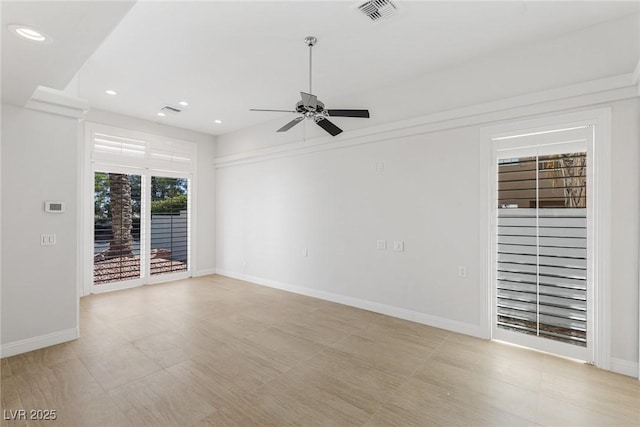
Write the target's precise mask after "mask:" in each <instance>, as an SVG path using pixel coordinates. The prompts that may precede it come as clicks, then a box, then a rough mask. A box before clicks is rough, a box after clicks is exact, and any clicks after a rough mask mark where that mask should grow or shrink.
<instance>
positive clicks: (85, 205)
mask: <svg viewBox="0 0 640 427" xmlns="http://www.w3.org/2000/svg"><path fill="white" fill-rule="evenodd" d="M83 124H84V129H79V131H78V165H79V167H78V171H77V174H78V176H79V185H78V200H79V203H78V218H79V220H78V230H79V231H78V239H77V243H78V250H77V253H76V256H77V258H78V269H77V273H76V274H77V277H78V278H79V280H78V296H79V297H82V296H86V295H90V294H92V293H99V292H105V291H110V290H117V289H125V288H130V287H133V286H129V285H125V286H121V287H117V286H113V287H112V289H110V288H111V287H108V284H106V285H104V286H105V287H104V288H102V290H98V291H96V290H95V289H94V286H93V232H94V230H93V209H94V208H93V204H94V186H95V181H94V180H95V175H94V174H95V169H96V165H98V166H99V167H100V166H102V167H107V168H108V169H114V172H117V171H122V172H123V173H140V174H141V175H143V177H145V176H147V177H150V176H151V175H152V174H155V175H158V176H175V177H180V178H188V179H189V180H190V197H189V208H190V209H191V218H190V220H191V227H190V244H189V251H190V254H189V259H190V261H189V271H188V272H186V273H171V274H166V275H162V278H160V277H159V276H156V277H155V278H154V279H151V280H149V277H147V278H146V280H145V279H136V282H139V283H137V284H136V286H142V285H151V284H155V283H162V282H167V281H171V280H178V279H183V278H187V277H192V276H193V275H194V272H195V271H196V269H197V264H196V262H197V239H198V236H197V230H198V225H197V219H198V218H197V210H198V200H197V185H198V179H197V176H198V167H197V162H194V164H193V166H192V167H190V168H189V169H185V170H180V169H178V170H172V169H171V167H167V168H166V170H165V168H164V166H157V165H150V164H149V163H148V161H147V159H146V157H145V158H144V159H141V160H140V161H132V160H130V159H125V160H124V161H118V160H117V159H114V160H113V161H111V160H96V159H94V158H93V154H92V149H91V144H92V140H91V135H92V132H94V131H100V132H108V133H112V134H115V135H117V136H120V137H126V138H134V139H144V140H147V141H156V140H157V141H160V142H165V141H170V142H177V143H181V144H189V145H192V146H195V144H194V143H193V142H189V141H185V140H179V139H174V138H168V137H165V136H162V135H156V134H151V133H147V132H143V131H137V130H132V129H125V128H121V127H117V126H113V125H108V124H102V123H96V122H86V121H85V122H84V123H83ZM193 158H194V160H195V159H197V147H196V148H194V153H193ZM123 163H126V164H127V166H122V164H123ZM127 171H128V172H127ZM143 193H144V190H143ZM146 193H149V192H148V191H147V192H146ZM145 197H150V195H149V194H147V195H146V196H145ZM149 215H150V211H149ZM124 283H126V282H124Z"/></svg>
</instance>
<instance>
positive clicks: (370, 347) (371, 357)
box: [332, 334, 432, 375]
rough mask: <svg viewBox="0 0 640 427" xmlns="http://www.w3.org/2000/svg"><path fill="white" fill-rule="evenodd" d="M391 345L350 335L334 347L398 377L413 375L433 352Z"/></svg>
mask: <svg viewBox="0 0 640 427" xmlns="http://www.w3.org/2000/svg"><path fill="white" fill-rule="evenodd" d="M395 344H397V345H389V344H388V342H383V341H381V340H374V339H368V338H363V337H361V336H359V335H355V334H354V335H350V336H348V337H346V338H345V339H343V340H341V341H339V342H337V343H336V344H334V345H333V346H332V348H333V349H336V350H338V351H341V352H344V353H347V354H349V355H351V356H352V357H354V358H357V359H359V360H362V361H364V363H368V364H370V365H372V366H374V367H376V368H377V369H379V370H381V371H383V372H387V373H391V374H398V375H411V374H412V373H413V371H414V370H415V369H417V368H418V367H419V366H420V365H421V364H422V363H423V362H424V361H425V360H426V359H427V357H429V354H430V353H431V351H432V350H429V349H426V348H424V347H416V346H414V345H411V344H404V345H403V344H400V343H395Z"/></svg>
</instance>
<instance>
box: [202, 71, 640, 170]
mask: <svg viewBox="0 0 640 427" xmlns="http://www.w3.org/2000/svg"><path fill="white" fill-rule="evenodd" d="M637 70H638V68H636V71H637ZM634 73H635V72H634ZM634 73H628V74H621V75H618V76H612V77H606V78H603V79H597V80H592V81H588V82H584V83H579V84H575V85H570V86H564V87H560V88H555V89H549V90H546V91H541V92H534V93H529V94H525V95H520V96H515V97H511V98H504V99H500V100H496V101H492V102H488V103H484V104H477V105H472V106H467V107H462V108H457V109H453V110H447V111H443V112H438V113H434V114H429V115H426V116H422V117H417V118H412V119H408V120H401V121H397V122H393V123H385V124H382V125H377V126H372V127H369V128H364V129H358V130H354V131H347V132H344V133H342V134H340V135H338V136H337V137H329V136H323V137H319V138H314V139H312V140H307V141H300V142H294V143H289V144H283V145H280V146H277V147H270V148H266V149H261V150H255V151H249V152H246V153H241V154H234V155H229V156H224V157H219V158H217V159H216V160H214V167H215V168H217V169H218V168H224V167H229V166H237V165H241V164H246V163H254V162H260V161H265V160H272V159H277V158H281V157H290V156H296V155H303V154H309V153H313V152H318V151H325V150H333V149H339V148H346V147H351V146H354V145H360V144H367V143H373V142H381V141H385V140H391V139H396V138H399V137H407V136H412V135H420V134H425V133H431V132H437V131H442V130H446V129H453V128H458V127H463V126H471V125H480V124H486V123H490V122H494V121H500V120H511V119H517V118H523V117H526V116H531V115H536V114H545V113H551V112H556V111H561V110H567V109H572V108H580V107H584V106H588V105H594V104H599V103H605V102H612V101H617V100H621V99H628V98H634V97H637V96H639V95H640V94H639V93H638V85H637V83H634V78H635V77H634Z"/></svg>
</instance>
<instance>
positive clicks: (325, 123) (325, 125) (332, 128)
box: [316, 117, 342, 136]
mask: <svg viewBox="0 0 640 427" xmlns="http://www.w3.org/2000/svg"><path fill="white" fill-rule="evenodd" d="M316 123H317V124H318V126H320V127H321V128H322V129H324V130H326V131H327V132H329V133H330V134H331V136H336V135H338V134H339V133H342V129H340V128H339V127H338V126H336V125H334V124H333V123H331V122H330V121H329V120H327V119H325V118H322V117H318V118H316Z"/></svg>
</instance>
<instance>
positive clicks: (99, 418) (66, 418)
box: [30, 394, 136, 427]
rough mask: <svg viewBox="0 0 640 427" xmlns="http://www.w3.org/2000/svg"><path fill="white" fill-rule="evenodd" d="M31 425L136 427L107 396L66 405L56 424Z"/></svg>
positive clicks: (41, 424)
mask: <svg viewBox="0 0 640 427" xmlns="http://www.w3.org/2000/svg"><path fill="white" fill-rule="evenodd" d="M30 425H36V426H42V427H47V426H61V427H136V425H135V424H132V423H131V422H130V420H129V419H128V418H127V417H126V416H125V415H124V414H123V413H122V411H120V409H119V408H118V407H117V406H116V405H115V403H114V402H113V401H112V400H111V398H110V397H109V396H108V395H107V394H100V395H97V396H92V398H91V399H88V400H85V401H83V402H82V404H77V405H66V406H65V407H64V408H61V409H59V410H58V411H57V413H56V420H55V421H54V422H51V421H49V422H47V421H40V422H38V423H34V422H31V423H30Z"/></svg>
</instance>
